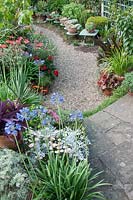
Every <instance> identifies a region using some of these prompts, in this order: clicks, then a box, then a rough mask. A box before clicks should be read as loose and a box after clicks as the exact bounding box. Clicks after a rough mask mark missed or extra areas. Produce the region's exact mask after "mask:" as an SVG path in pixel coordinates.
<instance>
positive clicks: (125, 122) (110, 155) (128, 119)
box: [85, 95, 133, 200]
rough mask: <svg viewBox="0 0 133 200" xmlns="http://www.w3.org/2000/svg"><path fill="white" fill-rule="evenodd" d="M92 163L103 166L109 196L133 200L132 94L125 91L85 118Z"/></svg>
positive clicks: (121, 199)
mask: <svg viewBox="0 0 133 200" xmlns="http://www.w3.org/2000/svg"><path fill="white" fill-rule="evenodd" d="M85 124H86V126H87V130H88V137H89V138H90V139H91V142H92V145H91V146H90V159H91V163H92V166H94V167H95V168H96V169H99V170H104V171H105V172H104V176H105V180H106V181H108V182H110V183H112V186H109V187H108V186H107V187H105V188H104V193H105V196H106V197H107V199H108V200H133V97H131V96H129V95H126V96H124V97H122V98H121V99H119V100H118V101H117V102H115V103H114V104H112V105H111V106H109V107H108V108H106V109H104V110H103V111H101V112H98V113H97V114H95V115H93V116H92V117H90V118H89V119H86V120H85Z"/></svg>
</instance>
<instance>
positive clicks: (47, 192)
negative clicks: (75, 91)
mask: <svg viewBox="0 0 133 200" xmlns="http://www.w3.org/2000/svg"><path fill="white" fill-rule="evenodd" d="M63 102H64V97H63V96H62V95H60V94H58V93H54V94H53V95H52V96H51V103H52V104H55V106H56V108H57V110H56V111H52V110H49V109H47V108H46V107H44V106H42V105H38V106H33V105H32V106H30V107H18V108H16V110H15V108H14V109H12V110H11V109H10V110H11V112H10V110H8V113H7V112H4V111H5V109H3V115H2V116H3V118H1V126H0V127H3V128H2V129H1V128H0V131H1V134H2V135H5V137H7V138H8V139H9V142H11V141H14V143H15V145H16V147H17V148H16V149H18V153H14V152H12V151H6V157H7V159H9V158H8V155H9V156H10V158H12V156H13V155H15V154H16V159H17V158H18V160H17V161H16V160H14V162H17V165H18V170H17V174H19V173H20V176H19V177H20V180H19V179H17V174H16V176H15V177H16V178H15V177H14V179H13V180H14V184H16V185H14V184H13V185H12V187H13V190H14V191H15V192H14V193H13V192H12V191H11V193H10V198H15V197H16V196H17V199H18V200H19V199H25V198H23V196H21V194H23V193H25V195H26V196H27V198H28V199H34V198H39V199H45V198H46V197H49V199H51V200H53V198H55V199H57V200H58V199H59V196H58V195H59V192H60V198H61V199H62V198H68V199H72V200H76V199H79V198H81V197H82V198H83V199H86V198H90V199H93V197H97V199H100V198H101V197H103V195H102V193H100V192H97V191H94V189H93V188H97V187H100V186H102V185H104V183H102V181H100V182H97V183H95V181H93V180H95V179H96V178H97V177H98V175H99V173H98V174H95V175H92V172H91V168H90V167H89V163H88V145H89V142H88V138H87V136H86V133H85V129H84V127H83V125H82V120H83V115H82V113H81V112H80V111H75V112H72V113H71V114H67V115H65V116H64V114H63V113H62V112H61V104H62V103H63ZM7 103H8V104H7ZM4 105H5V106H8V105H10V108H11V107H12V106H14V105H13V104H11V103H10V102H6V103H4ZM8 108H9V106H8ZM4 116H6V118H4ZM64 118H65V121H64V120H63V119H64ZM20 139H21V143H20V142H19V141H20ZM0 140H1V136H0ZM7 147H8V146H7ZM2 148H3V147H2ZM4 151H5V150H0V152H1V153H2V152H3V153H4ZM10 154H11V155H10ZM2 156H3V155H2ZM1 159H3V157H2V158H1ZM14 162H13V160H11V165H10V167H12V166H13V164H14ZM3 163H4V165H5V166H6V163H5V162H4V161H3ZM22 169H24V171H23V173H22ZM13 173H14V171H10V170H9V169H8V170H7V174H8V177H10V178H8V179H7V182H6V183H4V184H3V189H2V190H0V195H1V196H5V197H7V196H8V197H9V194H8V192H7V194H4V193H3V191H4V190H5V188H6V190H7V191H9V190H10V185H11V177H12V176H13ZM79 174H80V177H79ZM59 177H60V178H59ZM1 178H2V177H1V176H0V179H1ZM77 178H78V179H77ZM71 181H72V182H71ZM20 182H23V185H22V184H21V185H20V184H19V183H20ZM81 183H82V184H81ZM27 185H28V188H29V190H28V189H27V190H26V187H27ZM88 185H89V187H88ZM55 187H56V188H55ZM71 187H72V188H73V187H74V188H75V192H74V194H73V189H72V188H71ZM79 188H80V193H79ZM26 196H25V197H26Z"/></svg>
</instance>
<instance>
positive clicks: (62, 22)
mask: <svg viewBox="0 0 133 200" xmlns="http://www.w3.org/2000/svg"><path fill="white" fill-rule="evenodd" d="M67 20H68V19H67V18H66V17H64V18H61V19H60V23H61V24H63V25H65V23H66V21H67Z"/></svg>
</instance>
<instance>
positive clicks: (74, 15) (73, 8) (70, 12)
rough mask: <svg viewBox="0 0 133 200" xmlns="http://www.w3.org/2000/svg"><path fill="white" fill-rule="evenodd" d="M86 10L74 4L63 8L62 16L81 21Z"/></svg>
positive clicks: (80, 5)
mask: <svg viewBox="0 0 133 200" xmlns="http://www.w3.org/2000/svg"><path fill="white" fill-rule="evenodd" d="M84 9H85V8H84V5H82V4H78V3H73V2H72V3H70V4H67V5H65V6H64V7H63V10H62V15H63V16H65V17H69V18H71V19H77V20H79V21H80V18H81V16H82V12H83V11H84Z"/></svg>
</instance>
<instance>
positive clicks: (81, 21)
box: [79, 10, 93, 26]
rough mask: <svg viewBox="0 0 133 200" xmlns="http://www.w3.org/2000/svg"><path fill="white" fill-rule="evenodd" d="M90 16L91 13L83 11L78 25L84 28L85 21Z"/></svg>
mask: <svg viewBox="0 0 133 200" xmlns="http://www.w3.org/2000/svg"><path fill="white" fill-rule="evenodd" d="M92 15H93V13H92V11H90V10H83V11H82V13H81V17H80V19H79V23H80V24H82V26H85V23H86V21H87V19H88V18H89V17H90V16H92Z"/></svg>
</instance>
